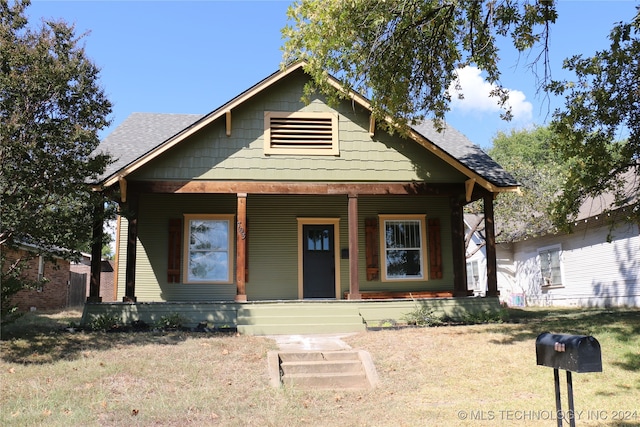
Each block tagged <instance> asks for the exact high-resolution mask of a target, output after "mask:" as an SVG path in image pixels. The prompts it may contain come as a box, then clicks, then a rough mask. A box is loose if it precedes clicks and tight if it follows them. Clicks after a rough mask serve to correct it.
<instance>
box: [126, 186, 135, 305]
mask: <svg viewBox="0 0 640 427" xmlns="http://www.w3.org/2000/svg"><path fill="white" fill-rule="evenodd" d="M138 199H139V194H138V193H137V192H133V191H131V189H130V190H129V197H128V200H129V201H128V202H127V208H126V210H127V214H128V215H127V222H128V223H129V224H128V227H127V228H128V234H127V265H126V270H125V290H124V297H122V301H123V302H136V246H137V242H138V206H139V203H138Z"/></svg>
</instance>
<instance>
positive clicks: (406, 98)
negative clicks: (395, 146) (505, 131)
mask: <svg viewBox="0 0 640 427" xmlns="http://www.w3.org/2000/svg"><path fill="white" fill-rule="evenodd" d="M288 16H289V19H290V21H291V22H292V24H291V25H288V26H287V27H285V28H284V29H283V30H282V34H283V37H284V38H285V39H286V42H285V46H284V58H285V62H286V63H288V62H293V61H296V60H304V61H306V62H307V66H306V68H305V70H306V71H307V72H309V73H310V74H311V75H312V77H313V78H314V81H315V85H313V86H309V87H308V88H307V95H308V96H310V95H311V94H313V93H315V90H316V89H317V90H319V91H320V92H321V93H322V94H324V95H325V96H327V97H328V98H329V100H330V101H335V100H336V99H337V97H339V96H340V95H343V96H344V95H346V93H342V94H336V93H335V88H334V87H333V86H331V85H330V84H329V83H328V82H327V79H326V77H327V73H330V74H332V75H334V76H335V77H337V78H338V79H339V80H340V81H341V83H342V86H343V87H344V88H346V90H347V91H348V90H350V89H353V90H355V91H357V92H359V93H362V94H365V95H366V96H368V97H369V98H370V100H371V105H372V108H373V112H374V115H375V116H376V117H379V118H383V117H387V116H391V117H393V118H394V120H396V124H397V125H400V126H401V128H402V126H404V125H407V124H411V123H415V122H417V121H421V120H423V119H425V118H426V117H429V118H434V119H435V120H436V123H437V124H439V125H441V124H442V120H443V119H444V116H445V113H446V112H447V111H448V110H449V103H450V101H451V99H450V94H449V92H448V89H449V86H450V85H451V84H452V83H455V81H456V78H457V76H456V70H457V69H459V68H462V67H464V66H465V65H469V64H475V65H476V66H478V67H479V68H480V69H482V70H483V71H485V72H486V74H487V81H488V82H490V83H495V84H496V85H497V89H496V90H495V91H494V93H493V95H494V96H495V97H496V98H497V99H498V100H499V101H500V104H501V105H502V107H503V108H504V114H503V116H504V117H505V118H507V119H508V118H509V117H510V115H511V114H510V111H509V108H508V107H507V106H506V100H507V92H506V90H505V89H504V88H502V87H501V86H500V84H499V78H500V72H499V69H498V62H499V56H498V48H497V45H496V37H497V36H508V35H511V37H512V39H513V43H514V47H515V48H516V49H518V50H525V49H530V48H532V47H534V46H535V45H536V44H538V43H540V42H541V41H545V40H546V34H547V33H548V26H547V25H548V23H552V22H554V21H555V18H556V12H555V8H554V5H553V2H551V1H540V2H539V1H530V2H529V1H527V2H511V1H506V0H505V1H497V0H494V1H476V0H457V1H454V0H452V1H441V0H390V1H384V2H381V1H378V0H355V1H341V0H299V1H296V2H294V3H293V4H292V5H291V7H290V8H289V10H288ZM545 65H546V63H545Z"/></svg>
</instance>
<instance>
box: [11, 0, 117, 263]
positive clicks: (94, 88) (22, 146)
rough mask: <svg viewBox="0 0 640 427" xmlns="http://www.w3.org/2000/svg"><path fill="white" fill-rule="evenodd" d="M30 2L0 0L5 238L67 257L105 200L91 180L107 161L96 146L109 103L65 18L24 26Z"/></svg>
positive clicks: (82, 239) (83, 242) (82, 243)
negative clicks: (93, 187)
mask: <svg viewBox="0 0 640 427" xmlns="http://www.w3.org/2000/svg"><path fill="white" fill-rule="evenodd" d="M28 4H29V3H28V2H20V1H17V2H15V3H14V4H13V6H10V5H9V3H8V2H7V1H6V0H0V70H2V72H1V73H0V123H1V126H0V142H1V145H0V156H1V157H2V167H1V169H0V194H1V197H2V199H1V203H0V214H1V218H2V225H1V229H0V243H2V244H3V245H7V246H9V247H14V246H16V245H17V244H19V243H29V244H32V245H35V246H36V247H38V248H40V249H41V250H42V251H43V253H45V254H49V255H54V254H55V255H57V256H63V257H68V256H69V254H70V253H71V252H69V251H68V250H78V249H80V248H81V247H82V246H86V242H88V241H89V240H90V235H91V234H90V231H91V221H92V215H93V206H94V205H95V204H96V203H101V200H102V199H101V196H100V195H99V194H97V193H95V192H93V191H92V190H91V188H90V186H89V182H90V181H91V180H92V179H94V178H96V177H97V176H98V175H99V174H100V173H102V171H103V170H104V168H105V167H106V165H107V164H108V162H109V161H110V159H109V158H108V157H107V156H104V155H96V154H93V151H94V150H95V148H96V147H97V145H98V143H99V139H98V135H97V132H98V131H99V130H100V129H102V128H104V127H105V126H107V125H108V124H109V119H108V118H107V116H108V115H109V114H110V112H111V103H110V102H109V101H108V100H107V98H106V96H105V94H104V91H103V90H102V88H101V87H100V86H99V82H98V78H99V69H98V68H97V67H96V66H95V64H93V63H92V62H91V61H90V60H89V59H88V58H87V57H86V55H85V52H84V49H83V48H82V47H81V46H80V44H79V43H80V40H81V39H82V36H81V37H79V38H78V37H76V36H75V34H74V28H73V26H69V25H67V24H66V23H64V22H62V21H60V22H54V21H51V22H45V23H43V24H42V25H41V26H40V27H39V28H38V29H37V30H34V29H33V28H31V27H29V26H27V20H26V18H25V17H24V11H25V9H26V7H27V6H28ZM63 249H64V250H63Z"/></svg>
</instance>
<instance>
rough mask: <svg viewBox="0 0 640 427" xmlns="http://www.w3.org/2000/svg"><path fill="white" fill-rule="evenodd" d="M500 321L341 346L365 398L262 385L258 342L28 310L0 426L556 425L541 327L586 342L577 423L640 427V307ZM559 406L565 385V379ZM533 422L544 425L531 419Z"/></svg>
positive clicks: (9, 354) (7, 378) (1, 401)
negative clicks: (357, 356) (597, 347)
mask: <svg viewBox="0 0 640 427" xmlns="http://www.w3.org/2000/svg"><path fill="white" fill-rule="evenodd" d="M509 314H510V316H509V318H510V321H509V322H506V323H499V324H496V323H494V324H483V325H467V326H444V327H434V328H408V329H398V330H382V331H375V332H373V331H370V332H364V333H359V334H356V335H353V336H350V337H348V338H345V341H347V342H348V343H349V344H350V345H351V346H352V347H354V348H357V349H362V350H367V351H368V352H369V353H371V355H372V358H373V361H374V363H375V365H376V369H377V371H378V375H379V377H380V385H379V387H377V388H376V389H373V390H366V391H357V392H354V391H351V392H345V391H302V390H296V389H290V388H289V389H288V388H281V389H274V388H271V387H270V386H269V375H268V369H267V358H266V355H267V352H268V351H270V350H273V349H275V348H276V347H275V343H274V342H273V341H272V340H270V339H267V338H262V337H249V336H236V335H225V334H213V333H189V332H183V331H173V332H157V331H156V332H135V333H134V332H132V333H104V332H93V333H85V332H75V333H69V332H66V331H65V330H64V328H65V327H66V326H68V325H69V324H70V323H71V322H76V323H77V322H78V321H79V318H80V312H79V311H68V312H62V313H55V314H54V313H37V312H36V313H29V314H27V315H26V316H24V317H23V318H22V319H20V321H19V322H18V323H16V324H14V325H11V326H10V327H9V328H6V329H5V330H3V334H2V337H3V341H2V342H0V346H1V350H2V353H1V354H2V356H1V360H0V384H1V387H2V389H1V390H2V393H1V395H0V425H2V426H69V425H82V426H121V425H122V426H125V425H126V426H189V425H194V426H216V425H221V426H253V425H255V426H297V425H302V424H304V425H310V426H474V427H476V426H554V425H556V421H555V419H552V420H550V419H548V416H550V415H551V414H552V413H553V412H555V400H554V390H553V370H552V369H550V368H546V367H541V366H537V365H536V362H535V338H536V337H537V335H538V334H539V333H541V332H544V331H550V332H558V333H571V334H581V335H582V334H584V335H593V336H595V337H596V338H597V339H598V341H599V342H600V344H601V346H602V358H603V370H604V372H602V373H585V374H574V375H573V385H574V399H575V406H576V410H577V411H582V414H581V417H580V418H579V419H578V421H577V425H579V426H609V427H623V426H625V427H628V426H638V425H640V407H639V404H638V402H640V352H639V349H640V311H639V310H622V309H620V310H613V309H612V310H595V309H594V310H592V309H589V310H569V309H566V310H563V309H527V310H510V313H509ZM562 394H563V405H564V407H563V409H565V410H566V409H568V408H567V404H566V387H565V380H564V375H563V376H562ZM536 418H541V419H536Z"/></svg>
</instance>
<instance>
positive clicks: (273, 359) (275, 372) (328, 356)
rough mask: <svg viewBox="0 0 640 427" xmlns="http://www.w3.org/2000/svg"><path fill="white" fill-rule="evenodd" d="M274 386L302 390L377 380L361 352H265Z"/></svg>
mask: <svg viewBox="0 0 640 427" xmlns="http://www.w3.org/2000/svg"><path fill="white" fill-rule="evenodd" d="M268 359H269V371H270V375H271V377H272V384H273V385H274V386H281V385H285V386H290V387H295V388H302V389H363V388H371V387H374V386H375V384H377V382H378V378H377V374H376V370H375V367H374V366H373V362H372V360H371V356H370V355H369V353H367V352H365V351H360V350H357V351H350V350H347V351H345V350H339V351H293V352H269V357H268Z"/></svg>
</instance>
